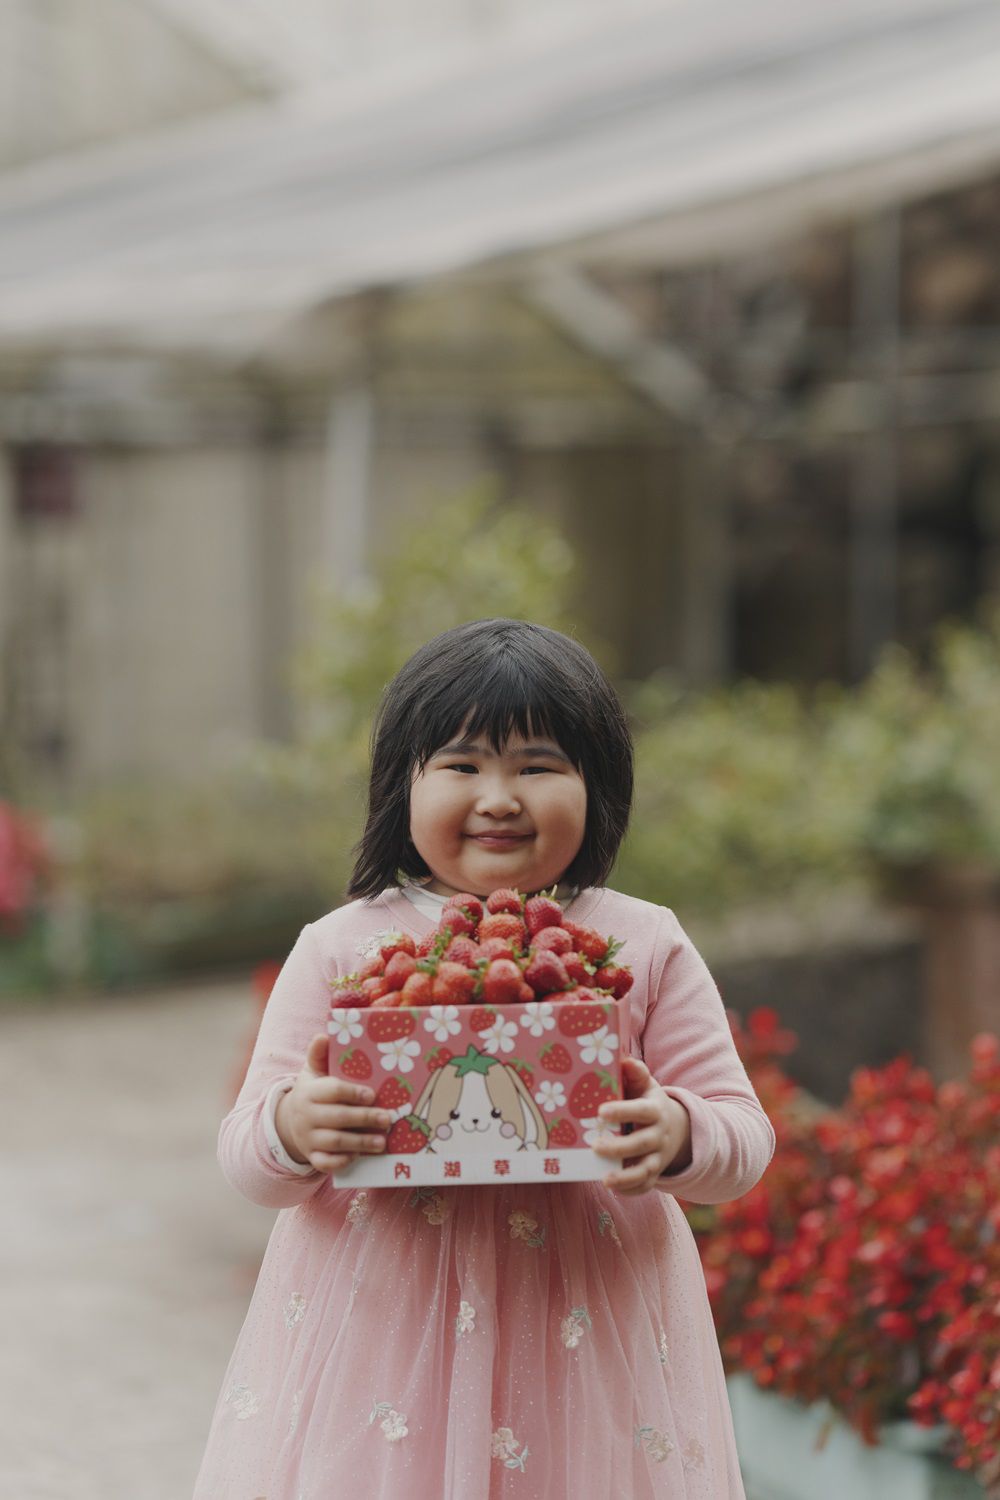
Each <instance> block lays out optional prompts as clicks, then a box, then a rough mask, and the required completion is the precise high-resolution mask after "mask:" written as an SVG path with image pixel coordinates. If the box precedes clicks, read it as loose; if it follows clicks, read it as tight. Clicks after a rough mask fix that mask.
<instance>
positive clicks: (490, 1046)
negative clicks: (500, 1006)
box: [479, 1016, 517, 1052]
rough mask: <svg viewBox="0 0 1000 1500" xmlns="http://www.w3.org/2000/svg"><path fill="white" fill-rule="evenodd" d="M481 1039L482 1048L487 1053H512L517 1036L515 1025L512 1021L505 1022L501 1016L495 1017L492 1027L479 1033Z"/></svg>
mask: <svg viewBox="0 0 1000 1500" xmlns="http://www.w3.org/2000/svg"><path fill="white" fill-rule="evenodd" d="M479 1035H480V1037H481V1038H482V1042H483V1048H484V1050H485V1051H487V1052H513V1050H514V1039H515V1037H516V1036H517V1025H516V1023H515V1022H514V1021H505V1020H504V1018H503V1016H497V1017H496V1018H495V1020H494V1022H493V1024H492V1026H489V1027H487V1029H486V1030H485V1031H481V1032H480V1033H479Z"/></svg>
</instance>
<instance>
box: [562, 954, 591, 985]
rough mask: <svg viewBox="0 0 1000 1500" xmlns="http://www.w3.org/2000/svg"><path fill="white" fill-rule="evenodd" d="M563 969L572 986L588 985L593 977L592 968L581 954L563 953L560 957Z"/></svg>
mask: <svg viewBox="0 0 1000 1500" xmlns="http://www.w3.org/2000/svg"><path fill="white" fill-rule="evenodd" d="M562 961H563V967H564V968H565V970H566V973H567V974H568V975H569V977H570V979H572V980H573V982H574V984H589V983H590V981H591V979H593V977H594V966H593V964H589V963H588V962H587V960H586V959H585V958H584V956H583V954H582V953H564V954H563V955H562Z"/></svg>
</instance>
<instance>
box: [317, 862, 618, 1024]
mask: <svg viewBox="0 0 1000 1500" xmlns="http://www.w3.org/2000/svg"><path fill="white" fill-rule="evenodd" d="M621 946H622V945H621V944H620V943H616V942H615V941H614V939H610V940H609V939H608V938H605V937H602V936H601V934H600V933H599V932H595V931H594V930H593V928H590V927H581V926H579V925H578V924H577V923H576V922H568V921H567V920H566V919H565V917H564V916H563V910H562V907H561V906H560V905H559V902H558V901H556V900H555V898H554V896H551V895H539V896H532V897H530V898H528V899H526V898H525V897H524V896H523V895H522V894H521V892H520V891H516V890H510V889H508V888H506V887H504V888H503V889H501V890H496V891H493V892H492V893H491V894H490V895H489V896H487V898H486V900H485V902H483V901H481V900H480V899H479V897H478V896H472V895H469V894H467V893H464V892H463V893H462V894H460V895H456V896H452V897H451V898H450V899H449V901H448V903H447V904H446V906H445V907H444V910H443V911H442V913H441V918H440V920H439V922H438V925H437V927H436V928H435V930H434V931H433V932H431V933H429V934H428V935H427V937H425V938H423V939H422V940H421V941H420V942H419V943H415V942H414V940H413V938H412V937H410V936H408V934H406V933H399V932H397V933H392V934H391V935H389V936H388V937H387V939H386V940H385V942H383V944H382V946H381V948H380V950H379V952H378V953H376V954H375V955H374V956H373V957H371V958H369V959H367V960H366V961H365V963H364V964H363V965H362V966H361V968H360V969H359V971H358V972H357V973H356V974H350V975H348V976H347V977H346V978H343V979H338V980H335V981H334V982H333V985H332V989H333V1003H334V1005H337V1006H357V1007H359V1008H364V1007H367V1006H373V1007H374V1006H383V1007H384V1006H400V1005H403V1006H412V1005H471V1004H476V1003H481V1004H485V1005H513V1004H518V1003H519V1002H525V1001H532V1000H560V1001H566V1000H573V1001H580V1002H591V1003H593V1002H595V1001H606V1000H608V999H609V998H610V999H615V1000H620V999H621V998H622V996H624V995H626V994H627V993H628V991H629V990H630V989H631V987H632V974H631V971H630V970H629V969H628V968H627V967H625V966H624V965H621V964H617V963H615V961H614V960H615V955H616V953H617V952H618V950H619V949H620V948H621Z"/></svg>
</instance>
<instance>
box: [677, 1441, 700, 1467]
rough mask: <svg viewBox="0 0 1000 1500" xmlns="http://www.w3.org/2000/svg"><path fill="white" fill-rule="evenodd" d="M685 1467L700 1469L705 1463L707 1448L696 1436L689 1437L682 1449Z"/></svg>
mask: <svg viewBox="0 0 1000 1500" xmlns="http://www.w3.org/2000/svg"><path fill="white" fill-rule="evenodd" d="M681 1459H682V1460H683V1463H684V1467H685V1469H700V1468H702V1467H703V1466H704V1463H705V1450H704V1448H703V1447H702V1446H701V1444H700V1443H699V1441H698V1439H697V1438H696V1437H690V1438H688V1440H687V1442H686V1443H685V1444H684V1447H683V1448H682V1450H681Z"/></svg>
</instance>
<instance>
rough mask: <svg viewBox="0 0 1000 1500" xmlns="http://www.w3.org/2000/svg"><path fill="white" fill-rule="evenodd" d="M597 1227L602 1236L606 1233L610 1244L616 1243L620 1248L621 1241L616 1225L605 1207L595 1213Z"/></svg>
mask: <svg viewBox="0 0 1000 1500" xmlns="http://www.w3.org/2000/svg"><path fill="white" fill-rule="evenodd" d="M597 1228H598V1232H599V1233H600V1235H601V1236H602V1238H603V1236H604V1235H608V1237H609V1238H610V1240H611V1242H612V1244H615V1245H617V1246H618V1248H619V1250H620V1249H621V1247H622V1242H621V1237H620V1236H619V1233H618V1225H617V1224H616V1223H615V1221H614V1219H613V1218H612V1217H611V1215H610V1214H609V1213H608V1211H607V1209H606V1208H602V1209H601V1212H600V1213H599V1214H598V1215H597Z"/></svg>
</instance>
